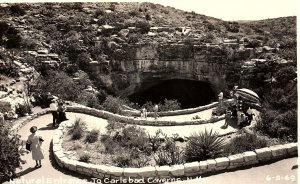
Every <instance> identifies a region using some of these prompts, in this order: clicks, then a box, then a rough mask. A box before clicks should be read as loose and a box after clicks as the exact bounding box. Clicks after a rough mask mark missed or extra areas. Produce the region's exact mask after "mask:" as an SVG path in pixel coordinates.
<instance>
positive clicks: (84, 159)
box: [79, 153, 91, 163]
mask: <svg viewBox="0 0 300 184" xmlns="http://www.w3.org/2000/svg"><path fill="white" fill-rule="evenodd" d="M90 160H91V155H90V154H89V153H82V154H81V155H80V156H79V161H80V162H86V163H89V162H90Z"/></svg>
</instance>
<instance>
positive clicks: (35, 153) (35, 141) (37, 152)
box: [27, 126, 44, 168]
mask: <svg viewBox="0 0 300 184" xmlns="http://www.w3.org/2000/svg"><path fill="white" fill-rule="evenodd" d="M36 131H37V127H36V126H33V127H31V128H30V132H31V134H30V135H29V136H28V140H27V141H28V142H29V143H31V145H30V150H31V153H32V159H33V160H35V162H36V165H35V167H36V168H39V167H42V164H41V160H42V159H44V153H43V149H42V142H43V141H44V140H43V139H42V137H41V136H39V135H37V134H36Z"/></svg>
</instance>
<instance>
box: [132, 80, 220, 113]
mask: <svg viewBox="0 0 300 184" xmlns="http://www.w3.org/2000/svg"><path fill="white" fill-rule="evenodd" d="M128 98H129V100H130V101H131V102H134V103H138V104H139V105H143V104H145V103H146V102H147V101H152V103H159V102H163V101H164V99H165V98H166V99H169V100H171V99H177V101H178V102H180V104H181V108H183V109H185V108H193V107H198V106H202V105H207V104H209V103H211V102H213V101H215V100H216V97H215V94H214V92H213V90H212V87H211V85H210V84H209V83H207V82H201V81H194V80H186V79H172V80H166V81H162V82H161V83H159V84H156V85H154V86H151V87H150V88H147V89H144V90H141V91H137V92H136V93H133V94H131V95H130V96H128Z"/></svg>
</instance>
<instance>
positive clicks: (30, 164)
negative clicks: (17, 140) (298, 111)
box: [7, 113, 280, 184]
mask: <svg viewBox="0 0 300 184" xmlns="http://www.w3.org/2000/svg"><path fill="white" fill-rule="evenodd" d="M67 116H68V118H69V119H70V120H75V119H76V118H78V117H80V118H82V119H84V120H85V121H86V122H87V123H88V124H89V128H99V129H100V131H101V130H102V131H105V126H106V125H107V121H106V120H105V119H101V118H97V117H94V116H90V115H85V114H80V113H68V114H67ZM51 120H52V115H51V114H47V115H43V116H40V117H38V118H36V119H34V120H32V121H30V122H29V123H27V124H26V125H25V126H24V127H22V128H21V129H20V130H19V131H18V133H19V135H21V139H23V140H26V139H27V136H28V135H29V134H30V133H29V128H30V127H31V126H37V127H38V129H39V130H38V134H39V135H41V136H42V137H43V138H44V140H45V141H44V143H43V147H44V153H45V159H44V160H43V161H42V165H43V167H42V168H39V169H34V166H35V161H33V160H32V159H31V154H25V155H24V156H22V159H24V160H26V161H27V163H26V164H24V165H22V166H23V170H20V169H17V173H18V174H19V176H20V177H19V178H18V179H15V180H13V181H12V182H7V183H61V184H62V183H93V182H92V180H91V178H90V177H87V176H83V175H80V174H78V173H74V172H72V171H68V170H65V169H63V168H60V167H59V166H58V165H57V164H56V162H55V159H54V157H53V155H52V151H51V147H52V146H51V139H52V136H53V132H54V129H53V128H52V127H51V126H52V123H51ZM223 123H224V122H223V121H220V122H216V123H213V125H211V126H213V127H215V128H218V130H219V131H221V132H224V131H225V130H226V129H220V126H222V124H223ZM190 126H194V127H190ZM198 126H199V127H198ZM207 126H209V125H189V126H182V127H180V128H178V127H159V128H160V129H162V131H163V132H164V133H167V134H173V133H180V135H187V134H189V133H190V132H191V131H195V130H196V129H197V130H203V129H205V127H207ZM141 127H143V126H141ZM149 127H150V126H145V127H144V128H145V129H146V131H149V133H150V134H151V132H152V133H155V131H156V129H154V127H150V128H149ZM195 127H197V128H195ZM147 128H148V129H147ZM229 128H230V126H229V127H228V128H227V129H229ZM231 128H232V127H231ZM232 129H234V128H232ZM275 164H276V163H275ZM272 168H273V167H272ZM274 168H275V167H274ZM276 168H277V166H276ZM279 171H280V170H278V172H279ZM225 174H226V173H225ZM225 174H224V175H225ZM222 175H223V174H221V175H220V176H222ZM192 183H193V182H192ZM200 183H202V182H200Z"/></svg>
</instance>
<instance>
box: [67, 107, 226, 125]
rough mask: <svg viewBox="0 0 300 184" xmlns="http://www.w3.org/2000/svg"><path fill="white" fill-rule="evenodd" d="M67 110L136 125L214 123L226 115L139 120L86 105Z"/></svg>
mask: <svg viewBox="0 0 300 184" xmlns="http://www.w3.org/2000/svg"><path fill="white" fill-rule="evenodd" d="M67 111H70V112H78V113H83V114H88V115H92V116H96V117H100V118H103V119H115V120H117V121H119V122H121V123H126V124H134V125H145V126H181V125H200V124H206V123H214V122H217V121H220V120H223V119H225V115H222V116H218V117H212V118H211V119H209V120H199V119H197V120H189V121H184V122H177V121H160V120H159V119H158V120H138V119H136V118H133V117H129V116H122V115H119V114H113V113H111V112H107V111H103V110H98V109H94V108H89V107H85V106H68V107H67Z"/></svg>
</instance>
